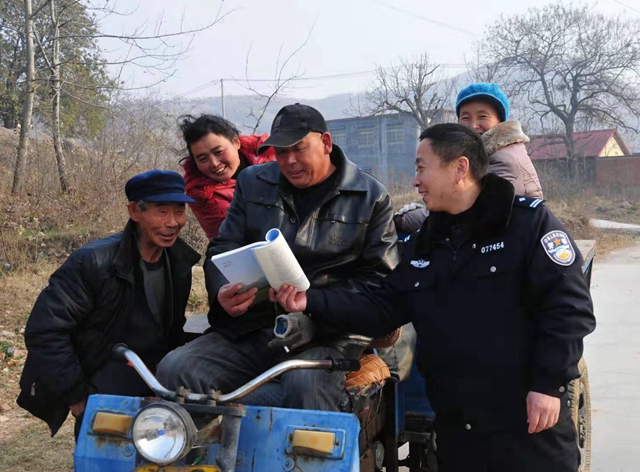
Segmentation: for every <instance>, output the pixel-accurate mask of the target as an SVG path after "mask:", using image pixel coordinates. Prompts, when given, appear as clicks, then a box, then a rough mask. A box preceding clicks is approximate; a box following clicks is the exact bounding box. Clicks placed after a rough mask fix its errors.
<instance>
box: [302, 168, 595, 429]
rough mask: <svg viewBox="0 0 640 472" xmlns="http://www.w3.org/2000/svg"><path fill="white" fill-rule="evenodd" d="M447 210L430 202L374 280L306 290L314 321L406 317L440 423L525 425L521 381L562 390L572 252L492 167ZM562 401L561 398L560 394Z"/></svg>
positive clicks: (570, 319)
mask: <svg viewBox="0 0 640 472" xmlns="http://www.w3.org/2000/svg"><path fill="white" fill-rule="evenodd" d="M481 185H482V190H481V193H480V195H479V197H478V198H477V200H476V202H475V203H474V205H473V206H472V207H471V208H470V209H469V210H467V211H465V212H464V213H461V214H459V215H449V214H445V213H438V212H432V213H431V214H430V216H429V217H428V218H427V220H426V221H425V223H424V224H423V226H422V229H421V231H420V232H419V233H417V234H416V235H413V236H412V237H410V238H409V240H408V241H407V242H406V244H405V250H404V252H403V259H402V262H401V263H400V265H399V266H398V267H397V268H396V269H395V271H394V272H393V273H392V274H391V275H390V276H389V277H387V279H385V282H384V283H383V285H382V287H381V288H379V289H376V290H372V291H370V292H369V293H366V294H353V293H345V292H342V291H337V290H336V291H329V290H310V291H309V292H308V304H307V310H308V312H309V313H310V314H311V316H312V317H314V318H315V319H316V324H317V325H318V326H319V327H320V329H322V328H323V327H324V326H327V325H333V326H336V325H338V326H341V327H342V328H343V329H346V330H348V331H350V332H356V333H361V334H364V335H369V336H381V335H384V334H386V333H389V332H390V331H392V330H393V329H395V328H397V327H399V326H401V325H403V324H405V323H407V322H413V324H414V326H415V329H416V331H417V333H418V336H419V338H420V340H421V347H420V352H419V369H420V371H421V373H422V374H423V376H424V377H425V378H426V385H427V393H428V395H429V398H430V400H431V402H432V404H433V406H434V410H435V411H436V421H437V422H439V423H440V424H441V425H447V426H450V427H460V428H464V429H467V430H470V429H473V430H479V431H487V432H489V431H496V430H511V429H519V430H525V429H526V428H527V410H526V396H527V394H528V392H529V391H535V392H540V393H544V394H547V395H552V396H555V397H561V396H563V394H564V392H565V391H566V388H567V383H568V382H569V381H571V380H572V379H575V378H577V377H578V369H577V364H578V361H579V360H580V357H581V356H582V350H583V338H584V336H585V335H587V334H588V333H590V332H591V331H593V329H594V327H595V319H594V316H593V306H592V302H591V297H590V295H589V289H588V287H587V284H586V281H585V278H584V276H583V274H582V270H581V269H582V267H581V266H582V257H581V255H580V254H579V253H578V252H577V250H576V245H575V243H574V241H573V240H572V239H571V238H570V237H569V236H568V235H567V234H566V231H565V229H564V228H563V227H562V225H561V223H560V222H559V221H558V220H557V219H556V218H555V217H554V215H553V214H552V213H551V211H550V210H549V209H548V208H546V207H545V206H544V204H543V201H542V200H539V199H532V198H529V197H520V196H515V195H514V190H513V186H512V185H511V184H510V183H509V182H507V181H506V180H504V179H502V178H500V177H498V176H495V175H493V174H489V175H487V176H486V177H485V178H484V179H483V180H482V182H481ZM563 404H565V406H566V402H563Z"/></svg>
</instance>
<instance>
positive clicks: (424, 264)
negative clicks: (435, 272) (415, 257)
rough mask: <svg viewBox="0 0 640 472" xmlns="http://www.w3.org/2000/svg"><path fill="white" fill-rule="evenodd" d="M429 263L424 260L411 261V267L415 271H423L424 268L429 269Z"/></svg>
mask: <svg viewBox="0 0 640 472" xmlns="http://www.w3.org/2000/svg"><path fill="white" fill-rule="evenodd" d="M429 264H430V262H429V261H425V260H424V259H420V260H419V261H411V265H412V266H413V267H415V268H417V269H424V268H425V267H429Z"/></svg>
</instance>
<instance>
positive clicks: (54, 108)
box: [45, 0, 69, 192]
mask: <svg viewBox="0 0 640 472" xmlns="http://www.w3.org/2000/svg"><path fill="white" fill-rule="evenodd" d="M49 2H50V4H49V6H50V11H51V26H52V29H53V40H52V41H51V49H52V51H51V63H50V68H51V95H52V97H51V98H52V102H51V128H52V130H51V131H52V134H53V150H54V152H55V154H56V162H57V164H58V176H59V178H60V188H61V189H62V191H63V192H68V191H69V183H68V181H67V170H66V168H67V163H66V161H65V158H64V153H63V152H62V139H61V137H60V90H61V86H60V40H59V38H60V23H59V22H58V18H57V16H56V2H55V0H49ZM45 57H46V55H45Z"/></svg>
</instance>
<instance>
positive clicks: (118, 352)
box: [111, 343, 129, 359]
mask: <svg viewBox="0 0 640 472" xmlns="http://www.w3.org/2000/svg"><path fill="white" fill-rule="evenodd" d="M127 349H129V347H128V346H127V345H126V344H125V343H118V344H114V346H113V347H112V348H111V353H112V354H113V357H115V358H116V359H126V357H125V356H124V352H125V351H126V350H127Z"/></svg>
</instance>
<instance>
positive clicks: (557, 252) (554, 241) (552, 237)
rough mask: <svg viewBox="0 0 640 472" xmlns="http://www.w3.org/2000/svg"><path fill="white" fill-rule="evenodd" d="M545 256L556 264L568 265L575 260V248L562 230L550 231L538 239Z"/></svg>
mask: <svg viewBox="0 0 640 472" xmlns="http://www.w3.org/2000/svg"><path fill="white" fill-rule="evenodd" d="M540 243H541V244H542V247H543V248H544V250H545V252H546V253H547V256H549V258H550V259H551V260H552V261H553V262H555V263H556V264H558V265H561V266H570V265H571V264H573V261H575V260H576V250H575V249H574V248H573V245H572V244H571V241H570V240H569V236H567V233H565V232H564V231H550V232H548V233H547V234H545V235H544V236H543V237H542V239H541V240H540Z"/></svg>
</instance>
